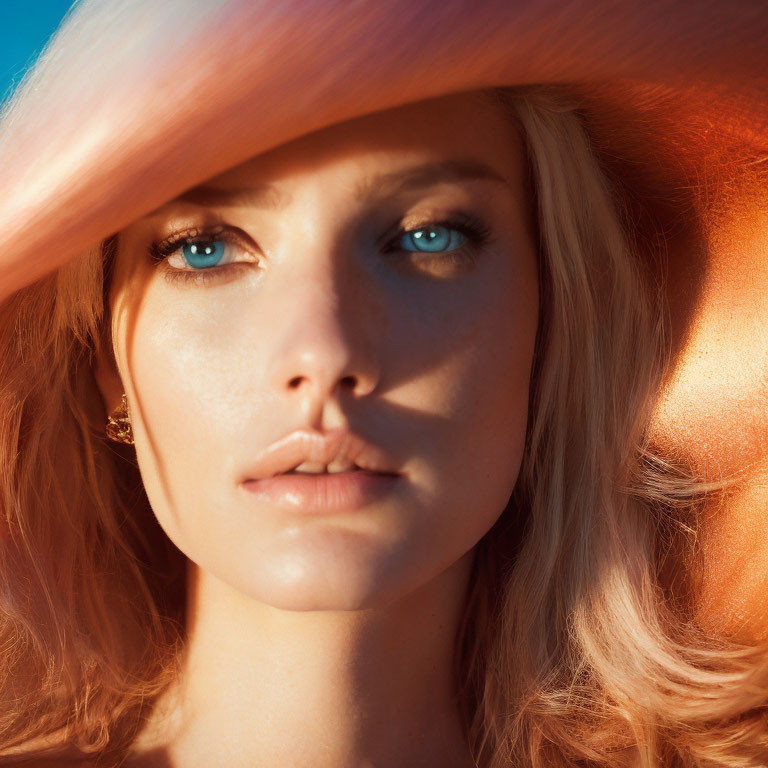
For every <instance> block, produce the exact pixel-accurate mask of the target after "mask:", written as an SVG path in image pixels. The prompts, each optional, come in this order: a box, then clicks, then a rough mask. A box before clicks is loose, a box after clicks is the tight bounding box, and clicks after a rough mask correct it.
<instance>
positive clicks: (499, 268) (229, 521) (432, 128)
mask: <svg viewBox="0 0 768 768" xmlns="http://www.w3.org/2000/svg"><path fill="white" fill-rule="evenodd" d="M455 157H472V158H474V159H477V160H480V161H482V162H485V163H486V164H488V165H490V166H491V167H492V168H494V169H495V170H496V171H497V172H498V173H499V174H500V175H502V176H503V177H504V178H505V179H506V180H507V181H508V185H504V184H500V183H498V182H495V181H488V180H462V181H458V182H450V183H447V182H441V183H439V184H434V185H431V186H429V187H425V188H422V189H419V190H418V191H410V192H407V193H404V194H401V195H399V196H397V197H395V198H392V199H389V200H385V201H381V200H380V201H372V200H369V199H368V198H366V197H365V196H362V197H361V196H360V194H359V193H358V187H359V186H360V184H362V183H363V182H365V181H367V180H369V179H371V178H372V177H375V176H376V175H377V174H381V173H390V172H392V171H397V170H400V169H402V170H405V169H407V168H410V167H413V166H416V165H421V164H423V163H426V162H433V161H440V160H446V159H449V158H455ZM523 171H524V154H523V152H522V144H521V141H520V138H519V136H518V135H517V134H516V132H515V130H514V129H513V127H512V125H511V123H510V122H509V120H508V118H507V117H506V116H503V115H501V114H500V113H498V112H496V111H495V110H494V109H493V108H492V107H491V106H490V105H489V104H487V103H486V102H484V101H481V100H480V98H479V97H478V96H475V95H468V94H463V95H458V96H451V97H446V98H442V99H439V100H435V101H433V102H422V103H420V104H416V105H411V106H406V107H401V108H398V109H396V110H392V111H390V112H387V113H381V114H378V115H374V116H371V117H364V118H360V119H358V120H355V121H351V122H349V123H345V124H341V125H338V126H333V127H331V128H329V129H324V130H323V131H321V132H318V133H315V134H310V135H308V136H305V137H303V138H301V139H299V140H296V141H294V142H291V143H290V144H286V145H284V146H281V147H278V148H277V149H274V150H272V151H270V152H269V153H266V154H264V155H260V156H257V157H256V158H253V159H252V160H250V161H248V162H246V163H243V164H242V165H240V166H237V167H235V168H233V169H231V170H229V171H227V172H225V173H223V174H221V175H220V176H218V177H215V178H214V179H213V180H211V182H210V185H214V186H220V187H230V186H237V187H247V186H249V185H254V184H256V183H257V182H270V183H274V184H275V185H276V186H277V188H278V190H279V196H280V198H281V199H282V200H283V202H284V203H285V204H284V205H283V206H282V207H281V208H279V209H276V210H260V209H258V208H256V207H249V206H247V205H245V206H241V207H238V208H228V209H208V212H207V213H206V210H205V209H203V208H200V207H197V206H194V205H192V204H190V203H183V204H180V205H168V206H164V207H163V208H162V209H160V210H159V211H156V212H155V213H154V214H153V215H151V216H149V217H145V218H144V219H141V220H139V221H137V222H135V223H134V224H132V225H131V226H130V227H128V228H126V229H125V230H123V231H122V232H121V233H120V236H119V252H118V256H117V261H116V265H115V266H116V270H115V278H114V284H113V286H112V295H111V304H112V309H113V338H114V346H115V356H116V360H117V371H110V370H107V369H106V367H105V366H104V365H103V364H100V367H99V377H100V381H101V385H102V389H103V391H104V394H105V397H106V399H107V402H110V403H117V402H119V398H120V394H121V393H122V392H125V393H126V394H127V396H128V401H129V404H130V407H131V417H132V422H133V430H134V437H135V447H136V452H137V457H138V461H139V466H140V469H141V472H142V478H143V480H144V483H145V486H146V489H147V493H148V495H149V499H150V501H151V503H152V506H153V509H154V511H155V514H156V516H157V518H158V520H159V522H160V524H161V525H162V526H163V528H164V529H165V531H166V533H167V534H168V536H169V537H170V538H171V539H172V541H173V542H174V543H175V544H176V545H177V546H178V547H179V548H180V549H181V550H182V551H183V552H184V553H185V554H186V555H187V557H188V558H189V561H190V562H189V574H190V576H189V585H190V619H189V629H190V636H191V641H190V649H191V651H190V659H191V661H190V663H189V667H188V672H187V684H188V689H187V692H186V693H185V702H186V703H185V704H184V705H182V706H181V707H178V708H176V709H174V710H173V713H174V714H173V715H172V717H173V718H174V722H176V723H178V724H179V727H180V729H181V730H184V729H186V730H184V733H185V734H186V735H185V736H184V737H183V738H182V737H181V736H179V735H178V733H177V734H176V735H175V736H174V737H173V738H169V737H168V733H166V734H165V736H164V738H162V739H160V741H161V742H162V743H163V745H164V748H166V749H167V751H168V753H169V754H170V755H172V756H174V757H175V758H178V759H184V760H191V759H192V758H191V757H190V755H191V754H192V753H193V752H194V753H195V754H196V755H198V754H199V755H201V757H200V758H195V759H200V760H203V759H204V756H205V754H206V751H205V749H208V750H212V749H213V743H212V742H213V741H214V740H215V742H216V749H215V750H214V751H213V752H209V753H208V754H209V755H212V754H214V753H215V754H217V755H221V754H222V750H225V753H226V750H228V749H231V750H233V751H232V752H231V759H232V760H233V761H234V762H232V763H231V764H232V765H239V764H246V763H247V764H251V763H248V762H247V761H248V760H251V761H252V760H256V759H257V758H258V759H259V760H265V757H264V756H265V755H270V759H271V760H275V761H276V762H275V764H278V762H277V757H278V756H279V759H280V761H282V764H284V765H285V764H298V763H296V762H295V761H296V760H300V757H301V755H302V754H304V753H303V751H302V750H303V749H304V748H305V747H306V749H310V745H312V744H316V743H317V740H318V739H321V740H322V743H323V744H325V745H326V748H327V752H325V753H323V754H324V755H325V757H324V758H323V759H322V760H320V762H313V763H312V764H313V765H326V764H327V765H335V766H336V765H355V764H357V763H356V762H355V760H356V759H363V757H366V758H368V759H372V760H373V759H374V758H376V759H380V760H381V761H382V762H381V763H379V762H376V764H377V765H379V764H382V765H384V764H389V762H388V761H391V762H392V764H397V760H402V759H405V757H404V756H408V759H409V760H410V759H413V760H415V759H416V758H417V757H418V756H420V755H423V756H429V758H430V759H432V760H434V759H435V758H436V756H440V755H442V756H443V758H444V760H443V762H441V763H440V764H441V765H456V766H460V765H466V764H468V762H469V760H468V753H467V752H466V748H465V747H464V746H463V744H462V740H461V737H460V730H459V724H458V720H457V718H456V712H455V708H454V706H453V705H452V703H451V696H452V683H451V679H450V670H451V653H452V640H453V636H454V633H455V628H456V626H457V621H458V618H459V615H460V608H461V605H462V599H463V595H464V590H465V587H466V584H467V579H468V576H469V567H470V566H471V557H472V554H473V548H474V546H475V544H476V543H477V541H478V540H479V539H480V538H481V537H482V536H483V535H484V534H485V533H486V532H487V531H488V530H489V529H490V528H491V526H492V525H493V524H494V522H495V521H496V520H497V519H498V517H499V515H500V514H501V511H502V510H503V508H504V506H505V504H506V502H507V500H508V498H509V496H510V494H511V492H512V490H513V488H514V484H515V481H516V479H517V475H518V472H519V467H520V462H521V459H522V455H523V445H524V436H525V427H526V418H527V407H528V396H529V379H530V373H531V363H532V355H533V346H534V339H535V333H536V327H537V323H538V295H537V291H538V288H537V277H536V257H535V247H534V243H533V236H532V229H531V226H530V225H531V222H530V219H529V208H528V205H529V202H530V201H528V200H527V199H526V197H525V192H524V183H523ZM286 201H287V202H286ZM213 211H216V212H217V213H218V214H219V216H220V218H221V221H223V222H225V223H226V225H227V226H230V227H237V228H238V230H239V231H240V232H243V233H245V234H246V236H247V238H248V242H247V243H245V244H244V245H242V246H241V245H240V244H238V245H235V246H232V249H231V250H230V254H231V258H233V259H238V260H240V259H243V260H250V261H251V264H250V266H248V267H244V268H241V269H238V270H237V271H231V272H229V273H227V275H226V277H224V278H222V279H221V280H219V281H217V282H210V283H208V284H206V285H199V284H197V283H191V282H184V283H182V282H181V281H173V282H172V281H169V280H168V279H167V277H166V274H167V273H166V270H167V269H168V268H167V267H166V268H163V266H162V265H160V266H158V265H156V264H155V263H154V262H153V261H152V259H151V258H150V257H149V256H148V255H147V249H148V246H149V245H150V244H151V243H152V242H153V241H159V240H162V239H163V238H165V237H167V236H168V234H170V233H171V232H172V231H174V230H175V229H179V228H184V227H187V228H189V227H196V226H201V225H203V224H206V223H208V219H206V217H210V216H211V215H212V212H213ZM457 211H466V212H467V213H470V214H472V215H474V216H475V217H477V218H480V219H481V221H482V222H483V224H484V225H485V226H486V227H488V230H489V232H490V237H489V242H488V243H487V244H486V245H484V246H482V247H479V248H477V249H476V250H475V252H474V255H475V259H474V260H473V261H469V260H467V259H464V260H463V261H460V262H458V263H453V262H451V261H450V260H448V259H446V258H445V256H446V255H447V254H444V255H443V259H442V260H441V261H437V260H434V258H433V257H432V258H433V260H432V261H431V262H429V261H424V260H423V258H424V254H423V253H421V254H420V253H415V254H410V255H409V254H402V253H399V254H386V253H384V252H383V249H382V245H381V244H380V243H379V241H378V238H380V237H381V236H382V234H385V233H387V232H389V231H390V230H391V229H392V227H393V225H399V224H401V223H402V224H404V227H403V228H404V229H413V228H414V227H413V225H409V224H408V222H409V220H410V221H414V222H416V221H429V220H430V217H431V218H432V219H433V220H439V219H441V218H446V217H447V216H448V215H451V214H453V213H455V212H457ZM396 228H397V227H396V226H395V230H396ZM410 247H413V246H412V241H411V245H410ZM470 249H471V246H470V245H468V246H466V247H463V248H462V249H461V251H456V252H455V253H457V254H458V253H461V252H463V253H465V254H466V253H469V252H471V251H470ZM419 259H422V260H421V261H419ZM257 262H258V264H257ZM172 263H174V264H183V262H181V261H179V254H178V253H177V254H176V255H175V256H174V260H173V261H172ZM345 377H351V380H353V381H354V386H350V387H346V386H341V385H340V382H341V380H342V379H345ZM296 380H298V381H299V382H300V383H299V386H294V387H291V386H289V382H291V381H294V382H295V381H296ZM348 380H349V379H348ZM341 425H349V426H350V427H351V428H352V429H353V430H355V431H357V432H358V433H360V434H361V435H363V436H364V437H366V438H367V439H368V440H370V441H372V442H374V443H376V444H378V445H380V446H381V447H382V448H384V449H385V450H387V451H388V452H389V453H390V454H391V455H392V456H393V457H394V458H395V460H396V462H397V467H396V468H397V469H398V470H399V471H401V472H403V473H404V474H405V476H406V477H405V478H403V482H401V483H400V484H399V488H398V489H397V491H396V492H393V493H392V494H390V495H389V496H387V497H385V498H384V499H382V500H381V501H379V502H377V503H375V504H373V505H371V506H370V507H369V508H367V509H365V510H362V511H358V512H354V513H349V514H344V515H341V514H338V515H324V516H313V517H309V516H302V515H301V514H297V513H295V512H290V511H287V510H284V509H279V508H275V507H270V506H268V505H264V504H259V503H254V500H253V498H250V497H249V495H248V494H247V493H244V492H243V489H242V488H240V487H239V486H238V483H239V481H240V480H241V479H242V477H243V475H244V473H246V472H247V469H248V467H249V464H250V462H252V461H253V459H254V457H255V456H256V454H257V453H258V452H259V451H261V450H263V449H264V448H266V446H268V445H269V444H270V443H271V442H273V441H275V440H277V439H279V438H281V437H282V436H284V435H286V434H287V433H289V432H291V431H292V430H294V429H297V428H302V427H315V428H323V429H326V428H333V427H337V426H341ZM233 688H235V689H236V690H237V695H231V694H230V695H229V696H226V697H223V694H222V691H225V690H229V691H230V692H231V691H232V690H233ZM201 702H207V703H206V705H205V706H202V704H201ZM403 702H408V703H407V704H404V703H403ZM198 704H199V706H198ZM360 707H363V709H364V710H365V711H366V712H368V713H370V714H369V716H367V717H366V718H365V719H364V720H363V721H362V723H363V724H362V725H361V724H360V722H358V721H359V715H358V714H356V713H358V711H359V709H360ZM435 713H439V716H437V715H436V714H435ZM278 715H279V719H278V722H280V723H283V725H280V726H279V727H274V728H273V729H272V730H271V731H270V733H269V735H268V734H267V732H266V730H265V726H264V724H265V723H266V722H267V721H269V722H272V720H273V719H275V718H278ZM297 723H301V726H300V727H297ZM371 723H375V725H371ZM291 724H292V725H291ZM353 724H354V725H353ZM406 725H407V727H406ZM181 730H180V731H179V733H180V732H181ZM245 732H247V733H248V734H250V735H249V736H248V739H249V740H250V741H248V743H252V745H253V747H252V749H253V752H252V753H249V754H248V758H247V760H246V761H245V763H243V762H242V761H243V760H244V758H243V752H242V749H243V748H242V744H243V743H244V739H246V737H245V736H244V733H245ZM297 733H300V734H302V735H301V736H297ZM190 734H191V735H190ZM254 734H257V736H255V737H254ZM321 734H322V736H321ZM385 734H389V735H388V736H387V737H386V738H385ZM392 734H401V735H400V736H397V737H392ZM304 739H306V741H305V740H304ZM204 744H208V745H209V746H208V747H206V748H204V747H203V746H201V745H204ZM238 745H239V746H238ZM201 749H202V751H200V750H201ZM312 754H313V755H315V753H314V752H313V753H312ZM313 759H315V758H313ZM238 761H239V762H238ZM197 764H198V763H196V762H190V763H187V762H184V765H185V766H187V765H197ZM199 764H204V763H202V762H201V763H199ZM271 764H272V763H267V762H259V765H271ZM401 764H408V763H401ZM414 764H415V763H414Z"/></svg>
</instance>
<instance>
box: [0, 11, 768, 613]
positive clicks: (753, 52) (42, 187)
mask: <svg viewBox="0 0 768 768" xmlns="http://www.w3.org/2000/svg"><path fill="white" fill-rule="evenodd" d="M523 5H524V4H514V3H497V2H480V1H478V2H475V3H473V4H469V3H467V4H455V3H447V2H433V1H432V0H407V2H406V0H396V1H395V0H391V1H390V2H384V1H383V0H376V1H375V2H349V3H333V2H328V3H303V2H297V1H296V0H293V1H292V2H285V1H282V0H273V1H272V2H270V3H268V4H265V3H261V2H258V3H257V2H254V3H250V4H249V3H242V2H234V1H233V0H228V1H226V2H225V1H223V0H219V1H218V2H208V3H188V2H186V3H185V2H180V0H167V1H166V2H164V3H162V4H160V3H155V4H151V3H148V2H147V3H139V2H135V3H113V4H110V3H109V2H107V3H101V4H97V3H89V2H82V3H80V4H79V6H76V7H75V8H74V9H73V11H72V12H71V14H70V15H69V16H68V17H67V19H66V20H65V23H64V24H63V26H62V28H61V31H60V34H59V38H58V39H54V46H53V48H51V49H50V50H48V51H46V52H44V54H43V57H42V59H41V65H40V67H39V68H38V69H37V70H36V71H34V72H33V73H32V75H31V76H30V78H29V79H28V80H27V81H25V82H24V83H22V85H21V87H20V88H19V89H18V94H17V99H15V100H13V101H12V102H11V104H10V106H9V107H7V108H6V111H5V115H4V120H3V122H2V125H1V126H0V231H2V232H3V233H4V235H5V237H4V244H3V248H2V251H0V291H1V292H2V296H7V295H8V294H9V292H11V291H13V290H15V289H16V288H18V287H20V286H22V285H24V284H26V283H29V282H30V281H31V280H33V279H35V278H38V277H40V276H42V275H43V274H45V273H46V272H48V271H50V270H52V269H53V268H55V267H56V266H58V265H60V264H62V263H64V262H65V261H66V260H67V259H69V258H72V257H74V256H76V255H77V254H79V253H82V252H83V250H84V249H86V248H88V247H89V246H92V245H93V244H94V243H97V242H99V241H100V240H101V239H103V238H105V237H107V236H109V235H110V234H112V233H114V232H116V231H118V230H119V229H120V228H122V227H123V226H125V225H126V224H128V223H129V222H130V221H132V220H134V219H135V218H138V217H139V216H142V215H144V214H145V213H147V212H148V211H150V210H152V209H154V208H155V207H157V206H158V205H160V204H162V203H163V202H165V201H167V200H169V199H171V198H173V197H175V196H177V195H178V194H179V193H181V192H182V191H184V190H185V189H187V188H189V187H191V186H193V185H195V184H197V183H199V182H201V181H202V180H204V179H206V178H209V177H211V176H213V175H215V174H216V173H219V172H221V171H223V170H225V169H226V168H228V167H231V166H233V165H236V164H238V163H240V162H242V161H244V160H246V159H247V158H248V157H251V156H253V155H255V154H258V153H260V152H263V151H266V150H268V149H270V148H272V147H275V146H278V145H279V144H282V143H284V142H286V141H289V140H291V139H293V138H296V137H298V136H300V135H303V134H306V133H308V132H310V131H313V130H317V129H321V128H323V127H325V126H328V125H331V124H334V123H337V122H341V121H343V120H346V119H350V118H354V117H357V116H361V115H364V114H368V113H372V112H375V111H379V110H382V109H386V108H390V107H395V106H399V105H402V104H406V103H409V102H414V101H419V100H422V99H426V98H429V97H434V96H439V95H442V94H447V93H452V92H460V91H466V90H474V89H479V88H489V87H502V86H513V85H522V84H526V83H562V84H564V85H563V87H564V88H566V89H567V90H568V92H569V93H571V94H572V96H573V99H574V103H575V104H577V105H578V108H579V109H580V110H581V112H582V113H583V115H584V117H585V119H586V124H587V125H588V128H589V132H590V135H591V137H592V141H593V144H594V147H595V149H596V151H597V153H598V155H599V158H600V160H601V162H602V164H603V166H604V167H605V169H606V172H607V174H608V175H609V177H610V178H611V179H612V180H613V182H614V184H615V185H616V189H617V194H621V195H622V197H623V198H624V202H625V204H626V206H627V210H628V211H629V212H630V215H631V217H633V218H634V219H635V221H636V222H637V224H638V232H641V233H642V232H653V233H654V235H653V236H654V237H658V238H662V239H663V241H664V243H665V246H666V248H667V251H668V256H669V258H668V260H667V262H666V267H665V268H666V270H667V273H666V274H665V275H663V278H664V283H665V286H666V297H667V300H668V305H669V312H670V318H671V330H672V342H673V347H674V353H675V360H676V365H675V367H674V370H673V371H671V373H670V377H669V380H668V382H667V388H666V390H665V393H664V396H663V397H662V399H661V402H660V404H659V409H658V413H657V418H656V422H655V423H656V429H657V437H658V441H659V443H660V444H663V445H665V446H666V448H667V449H668V450H669V451H670V453H673V454H675V455H676V456H678V457H680V458H683V459H684V460H686V461H687V463H689V464H690V465H691V466H692V467H693V468H694V469H695V470H696V471H697V472H699V473H700V474H701V475H702V476H703V477H705V478H707V477H716V476H718V475H719V474H720V473H723V472H725V473H727V472H730V471H733V470H735V469H738V468H739V467H740V466H746V465H749V466H755V467H758V466H763V467H768V185H767V184H766V180H767V179H768V96H767V95H766V94H768V90H767V89H766V86H767V85H768V54H767V53H766V51H768V46H765V43H764V41H765V40H766V39H768V36H766V33H768V10H766V9H765V8H764V7H763V8H761V7H760V4H757V3H742V4H738V5H736V6H733V5H729V4H725V3H723V4H698V5H694V4H690V3H675V4H672V3H670V4H667V6H665V7H661V5H663V4H661V5H660V4H656V5H653V4H648V3H624V4H621V3H620V4H615V3H614V4H607V3H598V2H594V3H574V2H568V3H566V2H560V3H550V4H546V5H545V4H535V5H534V4H529V5H528V7H522V6H523ZM211 105H213V106H212V108H209V107H210V106H211ZM646 225H647V226H646ZM744 499H746V501H745V500H744ZM733 503H734V504H737V503H741V504H742V507H741V508H740V509H741V510H742V513H743V514H744V515H747V519H748V520H750V521H751V522H750V523H749V525H751V526H752V528H751V529H750V530H751V532H752V534H754V533H755V532H756V531H757V532H759V531H760V530H762V528H761V526H763V519H762V518H763V515H764V510H765V509H766V508H768V491H766V490H765V487H764V486H763V485H760V484H759V483H757V482H755V483H753V484H752V485H747V486H745V488H744V495H743V496H742V497H741V502H739V501H738V499H737V501H734V502H733ZM723 514H726V515H727V514H728V512H727V511H726V512H724V513H723ZM743 519H744V518H740V520H742V521H743ZM763 538H765V537H764V536H763ZM751 541H753V542H754V536H752V539H751ZM734 542H735V543H734V546H733V548H732V550H731V554H732V563H733V565H732V568H733V576H734V578H736V576H737V575H738V573H739V572H743V571H744V569H746V568H750V567H752V566H751V565H750V563H751V562H752V561H753V560H754V558H759V557H761V556H762V557H763V558H764V560H763V562H765V561H766V560H765V558H768V544H766V545H765V546H764V547H763V548H762V549H760V548H757V549H756V548H755V547H754V546H752V545H750V546H749V547H747V545H746V544H744V543H743V542H742V543H739V540H737V539H734ZM758 550H759V551H758ZM763 550H766V551H763ZM751 559H752V560H751ZM753 564H754V563H753ZM754 567H755V568H757V565H754ZM726 570H727V569H726ZM763 570H764V569H763ZM725 578H728V576H727V573H726V576H725ZM763 581H765V579H764V580H763ZM765 586H766V584H764V583H763V584H760V583H757V582H755V589H763V588H764V587H765ZM745 599H747V598H745ZM734 610H739V606H738V605H735V606H734Z"/></svg>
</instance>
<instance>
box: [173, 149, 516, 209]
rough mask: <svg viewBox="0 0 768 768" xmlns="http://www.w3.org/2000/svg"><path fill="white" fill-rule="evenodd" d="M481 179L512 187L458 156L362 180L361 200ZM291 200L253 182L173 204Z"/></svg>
mask: <svg viewBox="0 0 768 768" xmlns="http://www.w3.org/2000/svg"><path fill="white" fill-rule="evenodd" d="M477 180H480V181H494V182H497V183H501V184H504V185H505V186H507V187H509V188H510V189H511V188H512V187H511V184H510V182H509V180H508V179H506V178H505V177H504V176H502V175H501V174H500V173H498V171H496V170H495V169H494V168H492V167H491V166H490V165H488V164H486V163H483V162H482V161H480V160H475V159H473V158H458V159H454V160H447V161H440V162H435V163H427V164H424V165H419V166H416V167H415V168H408V169H407V170H405V171H392V172H391V173H385V174H380V175H378V176H375V177H373V178H372V179H366V180H365V181H363V182H361V183H360V184H359V185H358V186H357V189H356V194H357V196H358V197H359V198H360V199H371V198H379V199H383V198H388V197H395V196H397V195H399V194H402V193H404V192H409V191H413V190H417V189H424V188H425V187H430V186H432V185H434V184H442V183H450V182H458V181H477ZM290 200H291V198H290V195H287V194H286V193H285V192H283V191H281V190H280V189H278V187H277V186H275V185H274V184H268V183H263V184H250V185H248V186H247V187H216V186H211V185H207V184H201V185H200V186H196V187H192V188H191V189H188V190H187V191H186V192H183V193H182V194H181V195H179V196H178V197H176V198H174V200H172V201H170V203H177V202H180V203H189V204H192V205H199V206H202V207H210V208H239V207H250V208H260V209H263V210H273V211H274V210H280V209H282V208H284V207H285V206H287V205H288V204H289V203H290ZM168 204H169V203H166V204H165V205H168ZM163 207H165V206H163Z"/></svg>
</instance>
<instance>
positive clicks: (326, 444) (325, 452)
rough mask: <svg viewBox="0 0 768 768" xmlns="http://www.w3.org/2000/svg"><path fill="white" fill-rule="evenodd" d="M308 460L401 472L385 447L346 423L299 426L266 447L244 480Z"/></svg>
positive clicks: (264, 475) (393, 472)
mask: <svg viewBox="0 0 768 768" xmlns="http://www.w3.org/2000/svg"><path fill="white" fill-rule="evenodd" d="M305 461H312V462H319V463H322V464H326V465H328V464H331V463H332V462H334V461H346V462H349V463H351V464H355V465H356V466H357V467H359V468H360V469H363V470H368V471H369V472H380V473H386V474H397V470H396V468H395V462H394V461H393V459H392V457H391V456H389V455H388V454H387V453H386V452H385V451H384V450H382V449H381V448H379V447H377V446H375V445H373V444H372V443H369V442H368V441H366V440H365V439H363V438H362V437H361V436H360V435H357V434H355V433H354V432H352V431H350V430H349V429H347V428H345V427H341V428H338V429H333V430H328V431H326V432H318V431H314V430H307V429H298V430H295V431H294V432H291V433H290V434H288V435H286V436H285V437H282V438H280V439H279V440H276V441H275V442H274V443H272V444H271V445H269V446H268V447H267V448H265V449H264V450H263V451H262V452H261V453H260V454H259V455H258V456H257V457H256V460H255V461H254V462H253V464H252V465H251V466H250V468H249V469H248V470H247V471H246V472H245V473H244V477H243V482H248V481H250V480H265V479H267V478H270V477H274V476H275V475H280V474H282V473H284V472H289V471H290V470H292V469H294V468H295V467H297V466H298V465H299V464H301V463H302V462H305Z"/></svg>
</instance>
